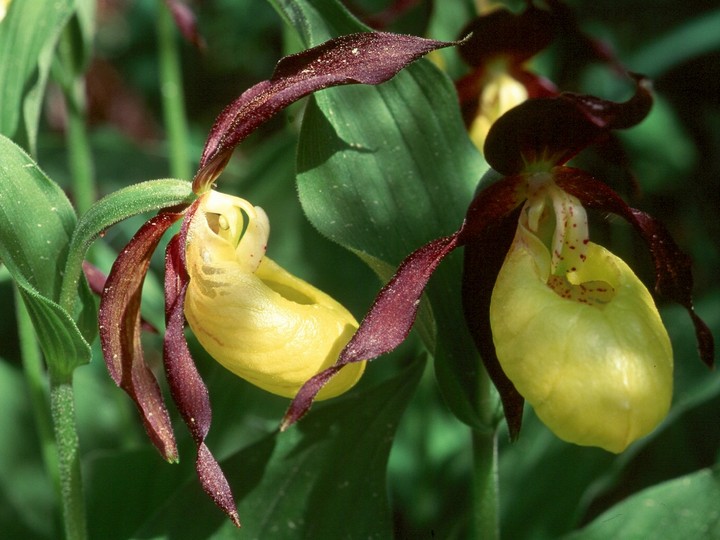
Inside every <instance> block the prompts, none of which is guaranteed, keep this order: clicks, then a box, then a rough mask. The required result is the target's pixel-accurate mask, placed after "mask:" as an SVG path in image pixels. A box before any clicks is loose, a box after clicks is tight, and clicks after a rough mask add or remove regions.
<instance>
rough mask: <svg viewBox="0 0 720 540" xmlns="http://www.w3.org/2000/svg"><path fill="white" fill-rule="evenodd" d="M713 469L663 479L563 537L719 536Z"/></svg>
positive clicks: (718, 480)
mask: <svg viewBox="0 0 720 540" xmlns="http://www.w3.org/2000/svg"><path fill="white" fill-rule="evenodd" d="M719 474H720V473H719V472H718V470H717V469H715V470H711V469H703V470H700V471H698V472H696V473H693V474H690V475H687V476H683V477H681V478H677V479H675V480H671V481H669V482H665V483H663V484H660V485H658V486H655V487H652V488H649V489H646V490H644V491H642V492H640V493H638V494H636V495H633V496H632V497H630V498H629V499H627V500H626V501H623V502H622V503H620V504H617V505H615V506H614V507H612V508H611V509H610V510H608V511H607V512H605V513H604V514H601V515H600V516H598V517H597V518H596V519H595V520H594V521H593V522H592V523H591V524H590V525H588V526H587V527H585V528H584V529H582V530H581V531H579V532H577V533H575V534H571V535H569V536H567V537H566V538H567V540H596V539H597V540H605V539H606V538H614V539H617V540H644V539H645V538H667V537H668V534H671V535H672V537H673V538H719V537H720V509H718V504H717V502H718V500H720V476H719Z"/></svg>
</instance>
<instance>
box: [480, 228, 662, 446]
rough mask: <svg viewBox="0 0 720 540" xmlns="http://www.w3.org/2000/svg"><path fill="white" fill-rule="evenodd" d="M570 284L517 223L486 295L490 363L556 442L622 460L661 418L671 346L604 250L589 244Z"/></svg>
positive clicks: (638, 290)
mask: <svg viewBox="0 0 720 540" xmlns="http://www.w3.org/2000/svg"><path fill="white" fill-rule="evenodd" d="M568 276H569V277H568V278H567V279H562V280H558V279H553V278H558V276H553V275H551V259H550V253H549V251H548V250H547V248H546V247H545V246H544V245H543V244H542V242H541V241H540V240H539V239H538V238H537V237H536V236H535V235H534V234H532V233H531V232H530V231H529V230H527V229H525V227H524V226H522V225H520V226H519V227H518V231H517V236H516V238H515V240H514V242H513V245H512V248H511V249H510V252H509V254H508V257H507V259H506V261H505V263H504V264H503V267H502V269H501V271H500V274H499V275H498V278H497V281H496V284H495V287H494V290H493V293H492V300H491V305H490V321H491V325H492V333H493V340H494V342H495V348H496V351H497V356H498V359H499V361H500V365H501V366H502V369H503V371H504V372H505V373H506V374H507V376H508V378H509V379H510V380H511V381H512V382H513V384H514V385H515V387H516V388H517V390H518V391H519V392H520V394H522V395H523V396H524V397H525V399H527V401H528V402H529V403H530V404H531V405H532V406H533V407H534V409H535V411H536V413H537V415H538V416H539V418H540V419H541V420H542V421H543V422H544V423H545V424H546V425H547V426H548V427H549V428H550V429H551V430H552V431H553V432H554V433H555V434H556V435H558V436H559V437H560V438H561V439H564V440H566V441H569V442H573V443H576V444H580V445H589V446H599V447H601V448H605V449H606V450H609V451H611V452H621V451H623V450H624V449H625V448H626V447H627V446H628V445H629V444H630V443H631V442H633V441H634V440H636V439H638V438H640V437H642V436H644V435H646V434H647V433H649V432H650V431H652V430H653V429H654V428H655V427H656V426H657V425H658V424H659V422H660V421H661V420H662V419H663V418H664V417H665V415H666V414H667V411H668V409H669V407H670V402H671V398H672V349H671V346H670V339H669V337H668V335H667V332H666V330H665V328H664V326H663V324H662V321H661V319H660V315H659V314H658V312H657V309H656V307H655V304H654V302H653V300H652V297H651V296H650V293H649V292H648V291H647V289H646V288H645V286H644V285H643V284H642V282H641V281H640V280H639V279H638V278H637V276H635V274H634V273H633V272H632V270H631V269H630V268H629V267H628V266H627V265H626V264H625V263H624V262H623V261H622V260H621V259H619V258H618V257H616V256H615V255H613V254H612V253H610V252H609V251H607V250H605V249H604V248H602V247H600V246H597V245H595V244H593V243H589V245H588V256H587V260H586V261H585V263H584V264H583V266H582V267H581V268H580V269H578V270H577V272H575V273H572V274H568ZM560 281H562V283H560Z"/></svg>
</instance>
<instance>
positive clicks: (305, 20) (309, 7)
mask: <svg viewBox="0 0 720 540" xmlns="http://www.w3.org/2000/svg"><path fill="white" fill-rule="evenodd" d="M268 1H269V2H270V4H271V5H272V6H273V7H274V8H275V10H276V11H277V12H278V13H279V14H280V16H281V17H282V18H283V19H284V20H285V22H287V23H288V24H289V25H290V26H292V27H293V28H295V31H296V32H297V33H298V34H299V36H300V39H301V40H302V41H303V43H304V44H305V46H306V47H313V46H315V45H319V44H320V43H322V42H323V41H327V40H328V39H331V38H333V37H336V36H340V35H343V34H351V33H353V32H363V31H369V30H370V28H368V27H367V26H365V25H364V24H362V23H361V22H360V21H358V20H357V19H356V18H354V17H353V16H352V15H351V14H350V13H349V12H348V11H347V9H345V7H344V6H343V5H342V4H340V2H337V1H336V0H329V1H325V0H303V1H300V2H296V1H294V0H268Z"/></svg>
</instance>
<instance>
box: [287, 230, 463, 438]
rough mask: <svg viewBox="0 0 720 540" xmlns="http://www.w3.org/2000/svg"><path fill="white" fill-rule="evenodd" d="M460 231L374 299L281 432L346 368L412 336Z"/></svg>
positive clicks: (410, 262) (431, 247) (414, 257)
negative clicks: (426, 295)
mask: <svg viewBox="0 0 720 540" xmlns="http://www.w3.org/2000/svg"><path fill="white" fill-rule="evenodd" d="M458 236H459V231H458V232H456V233H455V234H453V235H450V236H445V237H442V238H438V239H436V240H433V241H432V242H429V243H428V244H425V245H424V246H422V247H421V248H419V249H418V250H416V251H414V252H413V253H411V254H410V255H409V256H408V257H407V258H406V259H405V260H404V261H403V262H402V263H401V264H400V267H399V268H398V270H397V272H396V273H395V275H394V276H393V277H392V279H390V281H389V282H388V284H387V285H385V287H383V288H382V290H381V291H380V293H379V294H378V295H377V298H375V302H374V303H373V305H372V307H371V308H370V311H369V312H368V314H367V315H366V316H365V318H364V319H363V321H362V323H361V324H360V327H359V328H358V330H357V332H355V335H354V336H353V337H352V339H351V340H350V341H349V342H348V344H347V345H345V348H344V349H343V350H342V352H341V353H340V356H339V357H338V360H337V362H336V363H335V364H334V365H333V366H331V367H329V368H328V369H326V370H324V371H321V372H320V373H319V374H317V375H315V376H314V377H313V378H311V379H310V380H309V381H307V382H306V383H305V384H304V385H303V386H302V388H300V390H299V391H298V393H297V395H296V396H295V399H293V401H292V403H291V404H290V407H289V408H288V411H287V412H286V413H285V417H284V418H283V421H282V424H281V428H280V429H282V430H284V429H287V428H288V427H289V426H291V425H292V424H294V423H295V422H297V421H298V420H299V419H300V418H302V417H303V416H304V415H305V414H306V413H307V412H308V410H309V409H310V406H311V405H312V402H313V400H314V399H315V396H316V395H317V393H318V392H319V391H320V389H321V388H322V387H323V386H324V385H325V384H326V383H327V382H328V381H329V380H330V379H331V378H332V377H333V376H334V375H335V374H336V373H337V372H338V371H340V368H342V367H343V366H344V365H346V364H350V363H352V362H360V361H363V360H372V359H374V358H377V357H378V356H380V355H381V354H385V353H387V352H390V351H392V350H393V349H394V348H395V347H397V346H398V345H400V344H401V343H402V342H403V341H404V340H405V338H406V337H407V336H408V334H409V333H410V329H411V328H412V325H413V323H414V322H415V318H416V316H417V310H418V308H419V306H420V297H421V296H422V294H423V291H424V290H425V286H426V285H427V284H428V281H429V280H430V276H432V273H433V272H434V271H435V269H436V268H437V266H438V264H440V262H441V261H442V260H443V259H444V258H445V256H447V255H448V253H450V252H451V251H452V250H454V249H455V248H456V247H457V246H458Z"/></svg>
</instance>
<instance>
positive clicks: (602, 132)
mask: <svg viewBox="0 0 720 540" xmlns="http://www.w3.org/2000/svg"><path fill="white" fill-rule="evenodd" d="M636 80H637V91H636V94H635V96H634V97H633V98H632V99H630V100H629V101H627V102H625V103H613V102H609V101H605V100H601V99H598V98H595V97H592V96H583V95H576V94H569V93H566V94H561V95H560V96H558V97H554V98H538V99H531V100H528V101H526V102H524V103H523V104H522V105H520V106H518V107H516V108H514V109H512V110H510V111H509V112H508V113H506V114H505V115H503V116H502V117H501V118H500V119H499V120H498V121H497V122H496V123H495V124H494V125H493V127H492V128H491V130H490V132H489V134H488V138H487V141H486V143H485V156H486V158H487V159H488V162H489V163H490V165H491V166H492V167H493V168H494V169H495V170H496V171H498V172H499V173H501V174H504V175H505V177H504V178H502V179H500V180H498V181H496V182H495V183H492V184H491V185H489V186H488V187H486V188H485V189H483V190H481V191H479V192H478V194H477V195H476V197H475V199H474V200H473V202H472V203H471V205H470V208H469V209H468V212H467V214H466V216H465V221H464V223H463V224H462V226H461V227H460V229H459V230H458V231H457V232H456V233H454V234H453V235H450V236H448V237H443V238H439V239H437V240H434V241H432V242H430V243H429V244H426V245H425V246H423V247H421V248H420V249H418V250H417V251H415V252H414V253H412V254H411V255H410V256H408V257H407V258H406V259H405V261H403V263H402V264H401V265H400V267H399V268H398V271H397V272H396V274H395V275H394V276H393V278H392V279H391V280H390V282H389V283H388V284H387V285H386V286H385V287H384V288H383V290H382V291H381V292H380V294H379V295H378V297H377V298H376V300H375V303H374V304H373V307H372V308H371V310H370V312H369V313H368V314H367V316H366V317H365V319H364V320H363V322H362V323H361V325H360V328H359V329H358V332H357V333H356V335H355V336H354V337H353V339H352V340H351V341H350V342H349V343H348V345H347V346H346V348H345V350H343V352H342V353H341V355H340V358H339V360H338V362H337V364H336V365H335V366H333V367H331V368H329V369H327V370H326V371H324V372H322V373H320V374H318V375H317V376H315V377H314V378H313V379H311V380H310V381H308V383H307V384H306V385H305V386H304V387H303V388H302V389H301V391H300V392H299V393H298V396H297V397H296V398H295V400H294V401H293V403H292V405H291V407H290V409H289V410H288V413H287V414H286V417H285V420H284V423H283V425H284V426H285V427H286V426H288V425H290V424H291V423H293V422H295V421H296V420H297V419H299V418H300V417H301V416H302V415H303V414H305V412H306V411H307V410H308V408H309V407H310V405H311V403H312V399H313V396H314V395H315V393H316V392H317V391H318V390H319V389H320V388H322V385H323V384H325V383H326V382H327V381H328V380H330V379H331V378H332V377H333V376H334V374H335V373H336V372H337V371H338V370H339V369H340V368H342V366H344V365H347V364H349V363H352V362H355V361H359V360H361V359H362V360H370V359H373V358H375V357H376V356H378V355H380V354H383V353H385V352H388V351H390V350H392V349H393V348H394V347H396V346H397V345H398V344H399V343H400V342H402V341H403V340H404V339H405V337H406V336H407V334H408V332H409V330H410V327H411V326H412V324H413V322H414V319H415V315H416V313H417V307H418V302H419V299H420V296H421V295H422V292H423V290H424V288H425V286H426V285H427V282H428V280H429V279H430V276H431V275H432V273H433V271H434V270H435V268H436V267H437V265H438V264H439V263H440V262H441V261H442V259H443V258H444V257H445V256H446V255H447V254H448V253H450V252H451V251H453V250H454V249H455V248H456V247H458V246H464V248H465V253H464V258H465V264H464V275H463V304H464V308H465V319H466V322H467V324H468V328H469V330H470V332H471V334H472V336H473V338H474V340H475V343H476V346H477V348H478V350H479V352H480V354H481V356H482V359H483V362H484V364H485V367H486V369H487V371H488V374H489V375H490V378H491V379H492V381H493V383H494V384H495V386H496V387H497V389H498V391H499V393H500V397H501V399H502V402H503V406H504V410H505V416H506V419H507V422H508V426H509V429H510V435H511V437H512V438H516V437H517V435H518V433H519V430H520V425H521V421H522V409H523V403H524V399H527V400H528V401H529V402H530V403H531V405H533V407H535V409H536V411H537V413H538V416H539V417H540V418H541V419H542V420H543V421H544V422H545V423H546V425H548V427H550V429H552V430H553V431H554V432H555V433H556V434H557V435H558V436H559V437H561V438H563V439H565V440H568V441H571V442H574V443H577V444H582V445H592V446H600V447H602V448H605V449H607V450H610V451H613V452H620V451H622V450H623V449H625V448H626V447H627V445H628V444H630V443H631V442H633V441H634V440H636V439H637V438H639V437H642V436H643V435H645V434H647V433H649V432H650V431H651V430H652V429H653V428H654V427H655V426H656V425H657V424H658V423H659V422H660V421H661V420H662V419H663V418H664V416H665V414H666V413H667V410H668V408H669V404H670V399H671V394H672V351H671V347H670V341H669V339H668V336H667V333H666V331H665V329H664V327H663V325H662V321H661V320H660V317H659V315H658V312H657V309H656V308H655V305H654V302H653V300H652V298H651V296H650V294H649V292H648V291H647V289H646V288H645V287H644V286H643V285H642V283H641V282H640V281H639V280H638V278H637V276H635V274H634V273H633V272H632V270H630V268H629V267H628V266H627V265H626V264H625V263H624V262H623V261H622V260H620V259H619V258H618V257H616V256H615V255H613V254H612V253H610V252H609V251H607V250H606V249H604V248H602V247H600V246H598V245H595V244H594V243H592V242H591V241H590V238H589V234H588V223H587V217H586V211H585V209H586V208H591V209H599V210H601V211H603V212H609V213H614V214H617V215H619V216H621V217H623V218H624V219H626V220H627V221H628V222H629V223H630V224H631V225H633V227H634V228H635V229H637V230H638V232H639V233H640V235H641V237H642V238H643V240H645V242H646V243H647V244H648V246H649V248H650V252H651V254H652V256H653V260H654V263H655V269H656V284H655V289H656V291H657V292H658V293H659V294H661V295H664V296H666V297H668V298H669V299H671V300H674V301H677V302H679V303H680V304H681V305H683V306H684V307H685V308H686V309H687V310H688V312H689V313H690V315H691V317H692V320H693V322H694V324H695V329H696V336H697V339H698V343H699V348H700V356H701V358H702V360H703V361H704V362H705V363H706V364H708V365H712V363H713V358H714V356H713V355H714V344H713V338H712V335H711V333H710V331H709V329H708V328H707V326H706V325H705V324H704V323H703V321H702V320H701V319H700V318H699V317H698V316H697V315H696V314H695V312H694V311H693V306H692V299H691V290H692V275H691V271H690V261H689V258H688V257H687V256H686V255H685V254H684V253H682V252H681V251H680V249H679V248H678V247H677V245H676V244H675V242H674V241H673V240H672V238H671V237H670V235H669V234H668V233H667V231H666V230H665V228H664V227H663V226H662V225H661V224H660V223H659V222H658V221H656V220H654V219H653V218H651V217H650V216H648V215H647V214H645V213H643V212H641V211H639V210H635V209H633V208H630V207H629V206H627V205H626V204H625V203H624V202H623V201H622V199H620V197H619V196H618V195H617V194H615V193H614V192H613V191H612V190H611V189H610V188H608V187H607V186H606V185H605V184H603V183H601V182H599V181H597V180H595V179H594V178H593V177H592V176H590V175H589V174H588V173H585V172H583V171H580V170H577V169H573V168H570V167H566V166H563V164H564V163H565V162H567V161H568V160H569V159H571V158H572V157H573V156H575V155H576V154H577V153H578V152H580V151H581V150H583V149H584V148H586V147H587V146H590V145H593V144H597V143H600V142H602V141H603V140H604V139H605V138H606V137H608V136H609V135H610V131H611V130H613V129H621V128H627V127H631V126H633V125H635V124H637V123H638V122H640V121H641V120H642V119H643V118H644V117H645V116H646V115H647V113H648V111H649V110H650V107H651V104H652V98H651V94H650V91H649V83H648V81H646V80H644V79H642V78H637V79H636Z"/></svg>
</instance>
